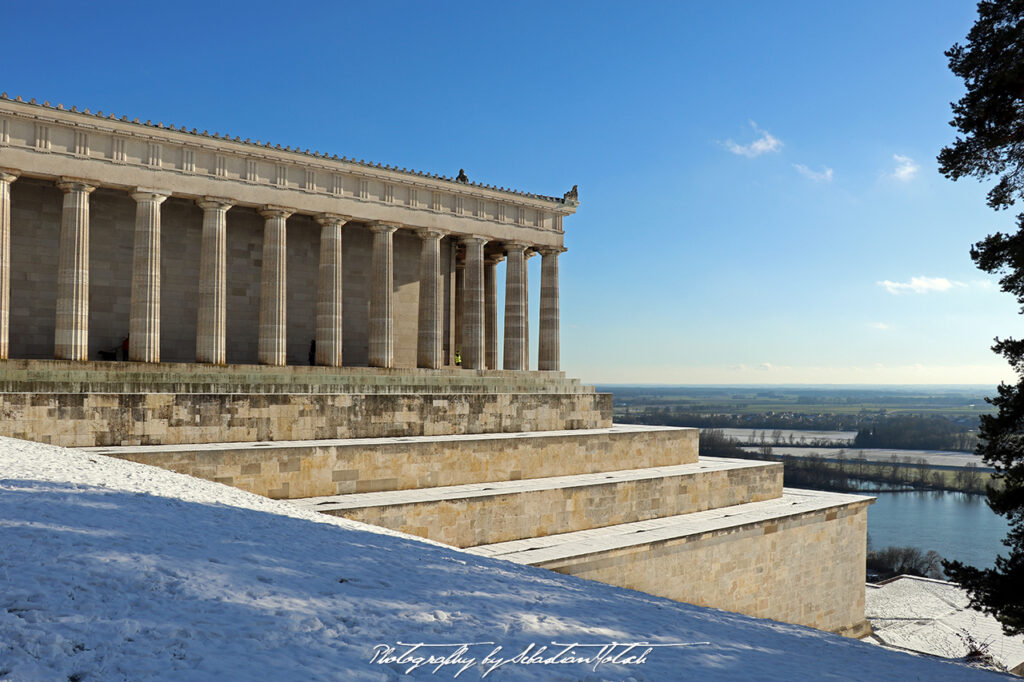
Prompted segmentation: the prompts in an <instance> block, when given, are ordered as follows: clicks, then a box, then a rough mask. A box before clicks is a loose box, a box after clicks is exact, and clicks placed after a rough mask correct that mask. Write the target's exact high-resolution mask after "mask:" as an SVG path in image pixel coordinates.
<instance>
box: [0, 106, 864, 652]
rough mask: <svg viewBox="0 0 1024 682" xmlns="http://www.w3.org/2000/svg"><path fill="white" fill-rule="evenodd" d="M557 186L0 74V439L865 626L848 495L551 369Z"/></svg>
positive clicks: (628, 582) (605, 577)
mask: <svg viewBox="0 0 1024 682" xmlns="http://www.w3.org/2000/svg"><path fill="white" fill-rule="evenodd" d="M577 206H578V201H577V194H576V189H575V187H574V188H573V189H572V190H571V191H569V192H567V193H565V194H564V195H563V196H561V197H549V196H538V195H534V194H525V193H522V192H515V191H511V190H506V189H504V188H495V187H489V186H481V185H478V184H473V183H471V182H468V178H466V176H465V174H464V173H463V172H461V171H460V172H459V174H458V176H457V177H456V178H454V179H451V178H443V177H438V176H436V175H428V174H423V173H417V172H412V171H408V170H405V169H399V168H389V167H381V166H379V165H376V164H369V163H364V162H362V161H359V162H356V161H353V160H349V159H338V158H336V157H334V156H330V157H328V156H326V155H324V154H321V153H319V152H309V151H308V150H304V151H300V150H297V149H288V148H284V149H282V148H281V147H280V146H278V145H273V146H271V145H270V144H268V143H264V142H260V141H258V140H257V141H251V140H240V139H237V138H230V139H229V138H228V137H226V136H224V135H220V134H218V133H213V134H209V133H207V132H205V131H203V132H199V131H196V130H185V129H183V128H180V127H177V126H169V125H165V124H163V123H159V122H158V123H155V124H154V123H152V122H149V121H147V122H145V123H140V122H138V121H128V120H126V119H124V118H118V117H114V116H111V115H109V114H103V113H101V112H98V111H97V112H95V113H93V112H89V111H88V110H83V111H76V110H75V109H74V108H71V110H70V111H69V110H67V109H65V108H64V107H62V106H60V105H56V106H51V105H50V104H48V103H45V102H44V103H43V104H37V103H35V102H33V101H29V102H24V101H22V100H21V98H15V99H13V100H12V99H11V98H9V97H7V96H6V95H0V436H9V437H14V438H24V439H29V440H34V441H41V442H46V443H52V444H55V445H62V446H67V447H76V448H82V449H83V450H84V451H86V452H88V453H90V456H92V455H97V456H99V455H105V456H112V457H119V458H122V459H128V460H133V461H136V462H142V463H145V464H151V465H155V466H160V467H164V468H167V469H172V470H174V471H177V472H180V473H183V474H188V475H191V476H196V477H201V478H206V479H210V480H213V481H217V482H219V483H223V484H225V485H231V486H235V487H238V488H241V489H243V490H247V491H250V492H253V493H256V494H260V495H265V496H268V497H272V498H276V499H287V500H290V501H291V503H292V504H296V505H299V506H305V507H307V508H309V509H314V510H316V511H319V512H323V513H326V514H336V515H340V516H345V517H347V518H350V519H353V520H356V521H361V522H365V523H370V524H375V525H380V526H385V527H388V528H392V529H395V530H399V531H403V532H406V533H411V534H415V535H420V536H423V537H427V538H430V539H433V540H436V541H439V542H444V543H447V544H450V545H454V546H458V547H463V548H465V549H466V550H467V551H470V552H474V553H477V554H481V555H484V556H488V557H495V558H501V559H504V560H507V561H513V562H518V563H521V564H528V565H532V566H539V567H543V568H548V569H551V570H554V571H559V572H562V573H569V574H572V575H577V576H580V577H582V578H588V579H592V580H598V581H602V582H606V583H610V584H613V585H620V586H623V587H628V588H632V589H636V590H641V591H645V592H650V593H652V594H657V595H661V596H665V597H670V598H672V599H678V600H681V601H687V602H692V603H695V604H700V605H706V606H712V607H716V608H722V609H727V610H731V611H739V612H742V613H746V614H749V615H753V616H758V617H762V618H772V619H775V620H781V621H786V622H791V623H800V624H803V625H809V626H811V627H816V628H821V629H824V630H831V631H834V632H841V633H844V634H848V635H854V636H859V635H862V634H864V633H865V632H866V631H867V629H869V628H868V625H867V622H866V621H865V619H864V566H865V563H864V562H865V552H866V550H865V538H866V533H867V506H868V505H869V504H870V502H871V498H865V497H859V496H853V495H839V494H835V493H825V492H819V491H799V490H790V489H787V488H783V476H782V465H781V464H779V463H774V462H755V461H749V460H732V459H721V458H711V457H698V431H697V429H679V428H671V427H661V426H657V427H656V426H622V425H615V424H613V423H612V415H613V410H612V396H611V395H610V394H607V393H598V392H597V391H596V390H595V389H594V387H592V386H586V385H583V384H581V383H580V381H579V380H578V379H574V378H571V377H566V376H565V374H564V373H563V372H562V371H561V370H560V368H559V339H558V331H559V330H558V326H559V296H558V257H559V254H560V253H562V251H563V250H564V248H563V236H564V235H563V231H562V220H563V219H564V218H565V216H567V215H571V214H572V213H574V212H575V210H576V208H577ZM533 254H540V258H541V263H540V266H541V267H540V279H541V281H540V300H539V301H537V302H535V303H534V305H538V306H539V321H540V322H539V328H538V329H536V330H532V329H530V326H529V324H528V320H530V319H531V318H530V315H529V309H530V302H529V301H528V296H527V292H528V291H529V288H528V286H527V261H528V259H529V258H530V256H531V255H533ZM502 260H504V266H503V267H499V266H498V263H499V262H500V261H502ZM502 272H504V281H499V280H498V276H499V275H500V274H501V273H502ZM500 287H504V310H503V311H501V310H498V306H497V301H498V299H499V297H498V292H499V288H500ZM534 311H535V312H538V309H537V308H535V309H534ZM499 314H503V315H504V334H503V338H501V339H499V338H498V334H497V331H496V330H497V329H498V327H499V325H498V319H499V318H498V315H499ZM126 338H127V339H128V348H127V351H128V361H118V362H112V361H111V360H113V358H114V357H115V354H116V355H117V356H118V358H119V359H121V358H120V355H121V353H120V351H122V350H123V349H122V342H123V341H124V340H125V339H126ZM531 339H533V341H534V343H536V344H537V347H538V358H539V362H538V367H536V368H531V367H530V366H529V362H528V359H527V358H528V357H530V354H529V352H528V351H529V350H530V348H531V346H530V342H531ZM313 341H315V346H313V343H312V342H313ZM314 349H315V350H314ZM499 349H500V351H501V352H500V353H499ZM311 351H313V353H314V358H313V359H314V361H315V363H316V365H318V366H315V367H310V366H303V365H308V364H309V358H310V353H311ZM457 353H458V354H460V355H461V360H462V363H461V367H456V366H454V365H455V356H456V354H457ZM499 357H500V358H501V362H500V365H499ZM2 475H3V472H2V471H0V478H2ZM410 570H415V567H414V566H411V567H410Z"/></svg>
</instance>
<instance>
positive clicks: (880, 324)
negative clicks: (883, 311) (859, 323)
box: [868, 322, 889, 331]
mask: <svg viewBox="0 0 1024 682" xmlns="http://www.w3.org/2000/svg"><path fill="white" fill-rule="evenodd" d="M868 326H869V327H871V328H872V329H881V330H882V331H885V330H886V329H888V328H889V325H887V324H886V323H885V322H868Z"/></svg>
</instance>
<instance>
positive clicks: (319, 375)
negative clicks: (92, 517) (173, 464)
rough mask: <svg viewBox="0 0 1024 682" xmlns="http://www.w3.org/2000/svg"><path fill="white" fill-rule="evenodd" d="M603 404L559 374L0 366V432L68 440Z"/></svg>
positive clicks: (520, 426) (562, 420) (244, 431)
mask: <svg viewBox="0 0 1024 682" xmlns="http://www.w3.org/2000/svg"><path fill="white" fill-rule="evenodd" d="M611 402H612V401H611V395H610V394H599V393H595V392H594V389H593V387H589V386H583V385H581V384H580V383H579V381H578V380H575V379H567V378H566V377H565V376H564V374H562V373H561V372H519V371H516V372H506V371H499V370H462V369H433V370H432V369H381V368H368V367H343V368H327V367H308V366H294V367H271V366H263V365H230V366H217V365H196V364H178V365H176V364H148V363H135V362H89V363H80V362H68V361H58V360H6V361H0V435H3V436H10V437H13V438H24V439H27V440H35V441H40V442H44V443H51V444H54V445H63V446H69V447H89V446H108V445H173V444H203V443H223V442H247V443H251V442H254V441H281V440H295V441H299V440H303V441H304V440H318V439H338V438H384V437H400V436H423V435H427V436H433V435H453V434H479V433H509V432H518V431H553V430H564V429H594V428H603V427H608V426H611V421H612V405H611Z"/></svg>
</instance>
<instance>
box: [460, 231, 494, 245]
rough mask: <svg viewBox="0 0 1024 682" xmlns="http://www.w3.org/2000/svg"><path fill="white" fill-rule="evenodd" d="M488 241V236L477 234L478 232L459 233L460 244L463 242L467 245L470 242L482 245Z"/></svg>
mask: <svg viewBox="0 0 1024 682" xmlns="http://www.w3.org/2000/svg"><path fill="white" fill-rule="evenodd" d="M489 241H491V239H490V237H484V236H483V235H479V234H461V235H459V242H460V243H461V244H465V245H467V246H468V245H470V244H481V245H482V244H486V243H487V242H489Z"/></svg>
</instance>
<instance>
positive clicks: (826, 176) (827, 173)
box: [793, 163, 832, 182]
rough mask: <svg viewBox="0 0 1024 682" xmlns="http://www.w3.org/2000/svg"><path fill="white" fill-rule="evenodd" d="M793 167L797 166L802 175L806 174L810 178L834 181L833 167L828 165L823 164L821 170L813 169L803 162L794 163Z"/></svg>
mask: <svg viewBox="0 0 1024 682" xmlns="http://www.w3.org/2000/svg"><path fill="white" fill-rule="evenodd" d="M793 168H796V169H797V171H799V173H800V175H802V176H804V177H805V178H807V179H808V180H813V181H814V182H832V169H831V168H829V167H828V166H822V167H821V168H822V170H821V172H818V171H812V170H811V169H810V168H808V167H807V166H805V165H803V164H802V163H794V164H793Z"/></svg>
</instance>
